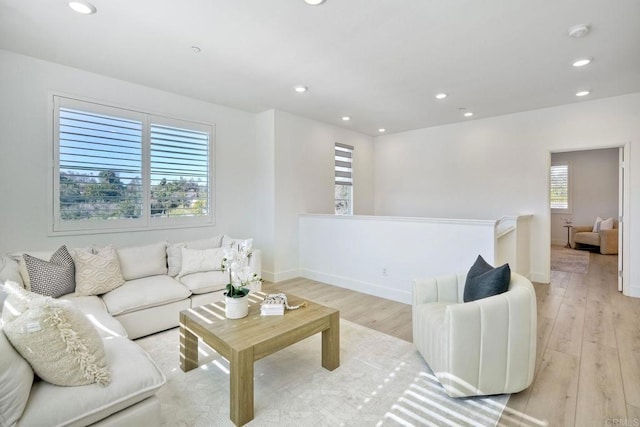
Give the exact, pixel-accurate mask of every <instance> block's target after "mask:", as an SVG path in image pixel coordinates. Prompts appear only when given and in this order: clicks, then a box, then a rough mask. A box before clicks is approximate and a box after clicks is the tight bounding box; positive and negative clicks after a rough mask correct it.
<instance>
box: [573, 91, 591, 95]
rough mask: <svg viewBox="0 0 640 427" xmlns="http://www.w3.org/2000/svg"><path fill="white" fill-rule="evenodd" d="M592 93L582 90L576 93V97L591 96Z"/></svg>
mask: <svg viewBox="0 0 640 427" xmlns="http://www.w3.org/2000/svg"><path fill="white" fill-rule="evenodd" d="M590 93H591V92H590V91H588V90H581V91H579V92H576V96H587V95H589V94H590Z"/></svg>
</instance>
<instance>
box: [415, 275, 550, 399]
mask: <svg viewBox="0 0 640 427" xmlns="http://www.w3.org/2000/svg"><path fill="white" fill-rule="evenodd" d="M465 280H466V274H458V275H450V276H442V277H437V278H432V279H419V280H415V281H414V284H413V343H414V344H415V346H416V348H417V349H418V351H419V352H420V354H421V355H422V357H424V359H425V361H426V362H427V363H428V364H429V367H430V368H431V369H432V370H433V372H434V374H435V375H436V377H437V378H438V380H439V381H440V383H441V384H442V386H443V387H444V389H445V391H446V393H447V394H448V395H449V396H451V397H465V396H478V395H491V394H502V393H517V392H519V391H521V390H524V389H525V388H527V387H529V385H531V382H532V381H533V373H534V367H535V359H536V328H537V325H536V320H537V315H536V296H535V290H534V288H533V285H532V284H531V282H530V281H529V280H528V279H527V278H525V277H523V276H521V275H519V274H516V273H511V282H510V283H509V289H508V290H507V291H506V292H504V293H502V294H499V295H495V296H492V297H488V298H483V299H480V300H476V301H472V302H467V303H463V302H462V296H463V293H464V285H465Z"/></svg>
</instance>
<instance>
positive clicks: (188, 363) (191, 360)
mask: <svg viewBox="0 0 640 427" xmlns="http://www.w3.org/2000/svg"><path fill="white" fill-rule="evenodd" d="M197 367H198V337H197V336H196V335H194V334H193V333H191V332H190V331H189V330H188V329H187V328H186V327H185V326H184V324H183V323H182V322H181V323H180V368H181V369H182V370H183V371H184V372H187V371H190V370H192V369H195V368H197Z"/></svg>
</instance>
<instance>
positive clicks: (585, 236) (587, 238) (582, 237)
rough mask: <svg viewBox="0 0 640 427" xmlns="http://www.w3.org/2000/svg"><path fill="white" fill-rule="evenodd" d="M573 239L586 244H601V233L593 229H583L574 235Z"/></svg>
mask: <svg viewBox="0 0 640 427" xmlns="http://www.w3.org/2000/svg"><path fill="white" fill-rule="evenodd" d="M573 241H574V242H576V243H582V244H585V245H593V246H600V234H599V233H593V232H591V231H581V232H578V233H576V234H574V235H573Z"/></svg>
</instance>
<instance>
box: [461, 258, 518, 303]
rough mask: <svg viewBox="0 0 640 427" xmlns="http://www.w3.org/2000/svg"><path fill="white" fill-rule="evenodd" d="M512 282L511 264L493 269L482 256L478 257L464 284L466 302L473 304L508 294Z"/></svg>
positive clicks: (464, 299)
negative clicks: (473, 302)
mask: <svg viewBox="0 0 640 427" xmlns="http://www.w3.org/2000/svg"><path fill="white" fill-rule="evenodd" d="M510 281H511V269H510V268H509V264H504V265H502V266H500V267H496V268H493V266H491V265H490V264H489V263H487V262H486V261H485V260H484V258H482V256H480V255H478V258H476V261H475V262H474V263H473V265H472V266H471V268H470V269H469V272H468V273H467V280H466V282H465V284H464V295H463V301H464V302H471V301H475V300H479V299H482V298H487V297H491V296H494V295H498V294H501V293H503V292H506V291H507V289H509V282H510Z"/></svg>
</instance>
